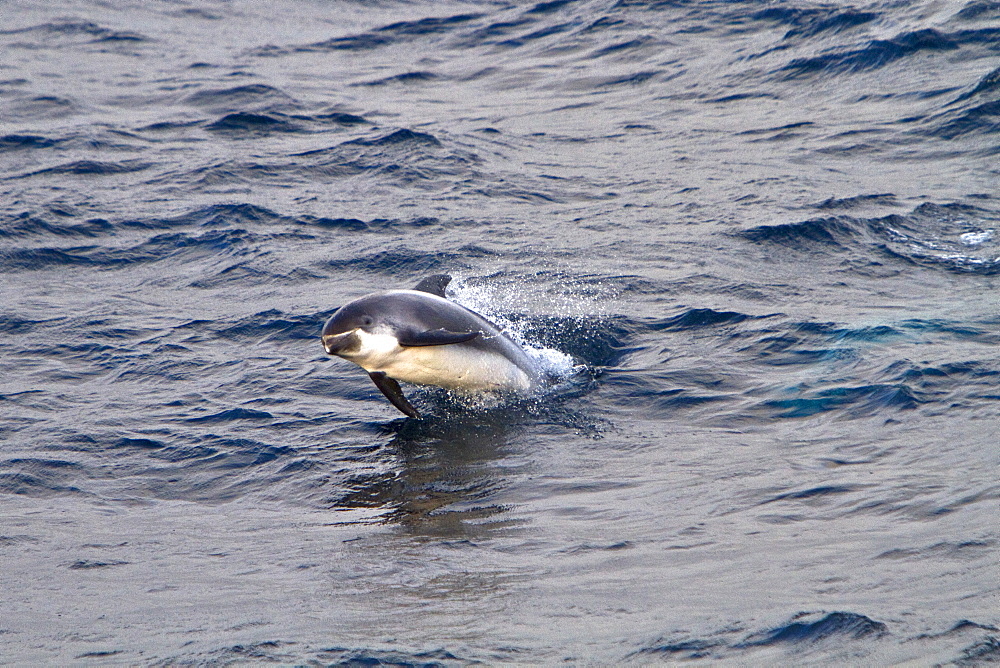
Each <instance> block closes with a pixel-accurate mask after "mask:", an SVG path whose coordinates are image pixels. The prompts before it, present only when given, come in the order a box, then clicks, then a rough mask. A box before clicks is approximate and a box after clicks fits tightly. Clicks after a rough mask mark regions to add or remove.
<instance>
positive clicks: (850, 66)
mask: <svg viewBox="0 0 1000 668" xmlns="http://www.w3.org/2000/svg"><path fill="white" fill-rule="evenodd" d="M958 48H959V44H958V43H957V42H956V41H955V40H954V39H952V38H951V37H950V36H949V35H946V34H944V33H941V32H939V31H937V30H934V29H931V28H927V29H924V30H917V31H914V32H904V33H900V34H898V35H896V36H895V37H893V38H892V39H888V40H872V41H870V42H869V43H868V44H867V45H866V46H864V47H863V48H860V49H853V50H834V51H832V52H830V53H827V54H824V55H822V56H815V57H812V58H796V59H794V60H792V61H791V62H789V63H788V64H787V65H785V66H784V67H782V68H780V69H779V70H778V72H779V73H781V74H783V77H784V78H785V79H789V80H793V79H803V78H807V77H812V76H820V75H821V76H824V77H830V76H833V75H836V74H840V73H850V72H862V71H866V70H875V69H879V68H882V67H885V66H886V65H888V64H890V63H894V62H896V61H897V60H900V59H902V58H906V57H908V56H912V55H914V54H917V53H920V52H925V51H932V52H933V51H950V50H954V49H958Z"/></svg>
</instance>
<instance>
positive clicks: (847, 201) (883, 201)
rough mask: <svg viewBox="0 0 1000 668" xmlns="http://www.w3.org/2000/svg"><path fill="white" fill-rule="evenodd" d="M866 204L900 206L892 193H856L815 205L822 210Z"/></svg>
mask: <svg viewBox="0 0 1000 668" xmlns="http://www.w3.org/2000/svg"><path fill="white" fill-rule="evenodd" d="M865 206H900V203H899V201H898V200H897V199H896V196H895V195H894V194H892V193H882V194H878V195H855V196H854V197H830V198H828V199H825V200H823V201H822V202H820V203H819V204H816V205H815V207H816V208H817V209H820V210H840V209H855V208H859V207H865Z"/></svg>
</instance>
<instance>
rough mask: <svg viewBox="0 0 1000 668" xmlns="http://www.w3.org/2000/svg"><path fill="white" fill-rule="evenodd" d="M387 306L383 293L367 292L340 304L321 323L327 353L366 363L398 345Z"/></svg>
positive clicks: (390, 313)
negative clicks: (365, 295)
mask: <svg viewBox="0 0 1000 668" xmlns="http://www.w3.org/2000/svg"><path fill="white" fill-rule="evenodd" d="M387 306H390V304H388V303H387V301H386V299H385V298H384V297H383V296H382V295H369V296H367V297H362V298H361V299H357V300H355V301H353V302H351V303H349V304H345V305H344V306H342V307H340V309H339V310H337V312H336V313H334V314H333V315H332V316H330V319H329V320H327V321H326V325H324V326H323V333H322V335H321V338H322V340H323V348H324V349H325V350H326V353H327V354H328V355H336V356H338V357H343V358H345V359H349V360H351V361H352V362H355V363H357V364H360V365H361V366H366V362H367V361H371V360H373V359H374V358H377V357H380V356H382V355H384V354H386V353H388V352H390V351H392V350H395V349H397V348H398V341H397V338H396V329H397V327H396V326H395V325H394V324H392V320H394V318H393V313H392V310H391V308H389V309H387Z"/></svg>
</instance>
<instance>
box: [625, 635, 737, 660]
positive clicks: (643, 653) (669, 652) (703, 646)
mask: <svg viewBox="0 0 1000 668" xmlns="http://www.w3.org/2000/svg"><path fill="white" fill-rule="evenodd" d="M722 645H723V643H721V642H720V641H717V640H695V639H666V638H661V639H659V640H656V641H654V642H652V643H650V645H649V646H648V647H644V648H642V649H640V650H638V651H636V652H633V653H631V654H629V655H628V656H627V657H626V658H627V659H629V660H630V661H631V660H635V659H639V660H640V661H642V660H645V661H649V660H650V659H653V658H654V657H657V658H659V659H661V660H668V661H678V660H680V661H684V660H688V661H693V660H696V659H709V658H711V657H712V652H713V650H715V649H716V648H719V647H721V646H722Z"/></svg>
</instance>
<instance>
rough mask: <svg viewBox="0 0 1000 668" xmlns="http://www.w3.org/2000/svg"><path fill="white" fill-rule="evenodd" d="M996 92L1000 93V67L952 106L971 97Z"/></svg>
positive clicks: (954, 101) (955, 100)
mask: <svg viewBox="0 0 1000 668" xmlns="http://www.w3.org/2000/svg"><path fill="white" fill-rule="evenodd" d="M995 91H1000V67H998V68H996V69H995V70H993V71H992V72H990V73H989V74H986V75H985V76H983V78H982V79H980V80H979V81H978V82H977V83H976V85H975V87H973V89H972V90H970V91H968V92H966V93H962V94H961V95H959V96H958V97H957V98H955V99H954V100H953V101H952V103H951V104H957V103H959V102H962V101H964V100H967V99H969V98H971V97H977V96H981V95H983V94H985V93H993V92H995Z"/></svg>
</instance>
